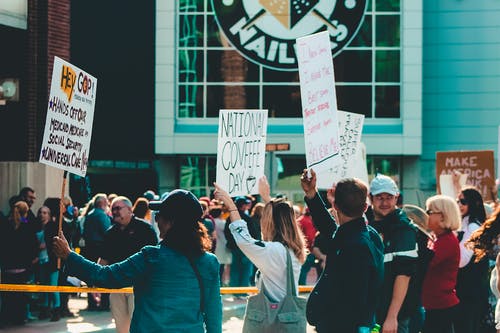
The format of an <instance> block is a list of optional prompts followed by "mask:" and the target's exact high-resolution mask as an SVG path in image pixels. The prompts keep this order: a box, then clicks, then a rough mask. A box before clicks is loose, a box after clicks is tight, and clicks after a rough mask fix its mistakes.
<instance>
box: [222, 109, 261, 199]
mask: <svg viewBox="0 0 500 333" xmlns="http://www.w3.org/2000/svg"><path fill="white" fill-rule="evenodd" d="M266 134H267V110H220V113H219V132H218V135H219V137H218V148H217V175H216V179H217V180H216V182H217V184H218V185H219V186H221V187H222V188H223V189H225V190H226V191H227V192H228V193H229V195H230V196H232V197H234V196H239V195H246V194H258V193H259V189H258V186H257V180H258V179H259V178H260V177H262V176H263V175H264V163H265V157H266Z"/></svg>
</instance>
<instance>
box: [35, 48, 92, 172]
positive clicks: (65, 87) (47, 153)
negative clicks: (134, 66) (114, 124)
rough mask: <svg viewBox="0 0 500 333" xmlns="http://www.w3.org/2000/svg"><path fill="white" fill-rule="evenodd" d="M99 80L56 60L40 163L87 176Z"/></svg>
mask: <svg viewBox="0 0 500 333" xmlns="http://www.w3.org/2000/svg"><path fill="white" fill-rule="evenodd" d="M96 88H97V79H96V78H94V77H93V76H92V75H90V74H88V73H86V72H84V71H82V70H81V69H80V68H78V67H76V66H74V65H72V64H70V63H69V62H66V61H64V60H63V59H60V58H58V57H55V58H54V68H53V71H52V84H51V87H50V95H49V105H48V109H47V118H46V121H45V131H44V134H43V141H42V150H41V152H40V160H39V161H40V163H44V164H47V165H50V166H53V167H56V168H58V169H62V170H66V171H69V172H71V173H74V174H77V175H80V176H85V173H86V172H87V163H88V157H89V151H90V139H91V136H92V121H93V118H94V106H95V97H96Z"/></svg>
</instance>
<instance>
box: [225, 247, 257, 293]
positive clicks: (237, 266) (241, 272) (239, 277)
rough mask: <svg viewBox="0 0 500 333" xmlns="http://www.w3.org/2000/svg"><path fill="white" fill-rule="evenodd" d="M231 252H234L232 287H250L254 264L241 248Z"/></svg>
mask: <svg viewBox="0 0 500 333" xmlns="http://www.w3.org/2000/svg"><path fill="white" fill-rule="evenodd" d="M231 252H232V254H233V261H232V262H231V272H230V275H229V285H230V286H231V287H248V286H249V285H250V276H251V275H252V267H253V264H252V262H251V261H250V259H248V258H247V256H245V255H244V254H243V252H241V250H240V249H234V250H231ZM236 296H238V295H236Z"/></svg>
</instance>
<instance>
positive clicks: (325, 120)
mask: <svg viewBox="0 0 500 333" xmlns="http://www.w3.org/2000/svg"><path fill="white" fill-rule="evenodd" d="M297 58H298V59H299V77H300V95H301V100H302V117H303V121H304V140H305V145H306V147H305V148H306V149H305V150H306V164H307V167H308V168H313V169H314V170H315V171H316V172H321V170H328V169H330V168H332V167H333V166H334V163H335V161H334V158H335V157H336V156H337V155H338V154H339V151H340V147H339V135H338V118H337V97H336V95H335V77H334V73H333V62H332V54H331V51H330V39H329V37H328V32H326V31H324V32H320V33H317V34H314V35H310V36H306V37H302V38H299V39H297Z"/></svg>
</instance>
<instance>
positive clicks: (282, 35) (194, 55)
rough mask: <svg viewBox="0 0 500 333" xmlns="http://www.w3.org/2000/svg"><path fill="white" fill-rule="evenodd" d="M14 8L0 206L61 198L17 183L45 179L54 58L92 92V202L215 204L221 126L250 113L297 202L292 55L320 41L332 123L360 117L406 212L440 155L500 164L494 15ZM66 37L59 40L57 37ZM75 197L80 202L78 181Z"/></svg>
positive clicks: (499, 9) (499, 26)
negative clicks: (298, 40) (313, 37)
mask: <svg viewBox="0 0 500 333" xmlns="http://www.w3.org/2000/svg"><path fill="white" fill-rule="evenodd" d="M7 2H12V3H18V4H19V3H20V4H21V6H22V5H23V4H25V5H26V8H27V10H26V22H25V25H23V24H24V23H23V22H22V20H21V21H20V20H19V18H18V16H16V15H12V13H7V12H8V11H9V10H8V9H6V8H5V7H6V5H4V8H3V11H2V7H1V5H0V36H2V38H3V40H5V41H7V42H8V43H9V45H11V48H9V51H8V52H5V51H2V52H0V59H1V60H2V63H1V64H0V74H1V75H0V79H3V78H12V77H18V78H19V79H20V80H19V84H20V88H21V94H20V96H19V101H18V102H13V101H7V104H6V106H2V105H0V123H2V124H12V123H16V121H20V120H22V121H24V122H25V123H26V124H27V125H28V126H27V128H23V129H22V130H21V131H16V130H15V127H13V126H6V125H3V131H2V134H1V135H3V136H2V138H3V140H0V141H1V142H0V151H1V154H0V160H1V161H2V162H1V163H0V169H1V170H2V172H1V173H0V174H1V175H2V180H1V181H2V183H3V182H5V179H9V182H10V183H12V184H11V185H9V189H8V190H2V191H3V192H2V193H1V194H0V199H2V201H5V200H6V198H8V195H11V194H13V193H12V192H13V191H14V188H16V186H17V187H20V186H24V185H33V184H30V183H32V182H35V183H36V185H33V186H35V187H37V188H38V189H42V188H44V186H45V187H48V186H49V184H52V183H54V182H53V181H52V180H51V179H53V178H52V177H53V176H52V175H51V174H50V172H51V171H50V170H49V171H46V170H45V169H46V168H45V169H44V170H45V171H43V175H44V176H43V177H41V176H39V173H37V172H38V171H37V172H30V171H22V170H25V169H26V170H34V169H33V168H35V169H36V170H39V168H41V167H40V166H38V163H36V161H37V160H38V155H37V154H38V150H39V141H40V139H41V133H40V132H41V130H40V129H43V126H42V125H43V124H42V125H41V122H43V120H44V119H45V112H46V107H45V106H46V98H47V96H46V95H48V87H49V84H48V83H49V76H50V75H48V72H49V71H50V69H51V67H50V62H51V60H50V59H51V58H52V57H53V55H58V56H60V57H62V58H64V59H66V60H69V61H70V62H73V63H75V65H77V66H78V67H80V68H82V69H85V70H86V71H88V72H89V73H91V74H92V75H94V76H95V77H97V79H98V96H97V103H96V109H95V117H94V128H93V138H92V149H91V154H90V159H91V161H90V165H89V168H88V177H87V179H86V181H87V183H88V184H90V188H91V192H93V193H95V192H98V191H104V192H112V191H113V192H114V191H116V192H120V193H124V194H127V195H129V196H131V197H134V196H138V195H140V194H141V193H142V191H143V190H145V189H146V188H153V189H156V190H158V191H159V192H164V191H168V190H171V189H173V188H177V187H182V188H187V189H190V190H192V191H193V192H194V193H196V194H197V195H207V194H209V193H210V191H211V189H212V185H211V184H212V182H213V181H214V180H215V169H216V158H217V157H216V153H217V126H218V111H219V110H220V109H238V108H245V109H267V110H268V111H269V121H268V124H269V125H268V136H267V141H268V143H287V144H289V147H290V149H289V150H288V151H280V152H272V153H271V152H270V153H267V156H266V163H267V166H266V174H267V175H268V177H269V178H270V179H271V180H272V187H273V191H274V192H282V193H286V194H287V195H288V196H289V197H290V198H291V199H294V200H301V199H302V195H301V192H300V189H299V184H298V177H299V174H300V172H301V170H302V169H303V168H304V167H305V156H304V153H305V148H304V140H303V126H302V119H301V103H300V89H299V78H298V73H297V71H295V70H293V68H292V67H293V65H294V55H293V52H294V50H293V48H294V46H293V42H291V41H292V40H293V39H294V38H295V37H297V36H298V35H300V34H302V35H306V34H309V33H314V32H316V31H320V30H328V31H329V32H330V36H331V41H332V50H333V53H334V58H333V62H334V68H335V77H336V92H337V102H338V108H339V109H340V110H344V111H349V112H355V113H360V114H363V115H365V123H364V128H363V133H362V139H361V140H362V142H363V144H364V146H365V149H366V163H367V168H368V173H369V175H370V176H373V175H374V174H375V173H376V172H381V173H384V174H389V175H391V176H393V177H394V178H395V179H396V181H397V182H398V183H399V185H400V187H401V189H402V190H403V193H404V196H405V201H406V202H412V203H418V204H423V201H424V199H425V196H427V195H429V194H432V193H434V192H435V189H436V176H435V153H436V152H438V151H448V150H485V149H488V150H494V151H495V158H496V159H498V126H499V124H500V21H499V20H498V17H500V2H499V1H497V0H480V1H468V0H462V1H458V0H440V1H435V0H367V1H364V0H363V1H361V0H345V1H327V0H314V1H312V0H311V1H298V0H297V1H295V0H290V1H283V2H282V3H283V4H285V5H286V6H288V7H286V10H288V12H287V13H290V14H287V15H277V14H276V11H275V9H276V8H274V9H273V8H272V4H273V3H274V2H273V1H268V2H266V1H256V0H222V1H220V0H176V1H169V0H157V1H156V2H147V5H144V6H143V5H141V6H137V4H136V3H135V2H133V1H128V0H126V1H98V0H91V1H80V0H73V1H71V6H69V4H70V2H69V1H63V0H57V1H56V0H46V1H34V0H33V1H31V0H30V1H28V0H8V1H7ZM7 2H5V3H7ZM2 3H3V2H2ZM117 8H120V11H118V9H117ZM61 10H64V11H65V13H66V14H64V13H61V12H60V11H61ZM58 11H59V12H58ZM68 13H70V14H68ZM360 13H361V15H360ZM60 18H64V19H63V20H60ZM12 22H15V23H12ZM60 22H62V24H66V25H63V26H66V27H67V28H66V30H62V31H63V32H64V31H65V33H63V34H61V33H60V32H58V33H55V31H56V30H55V29H57V28H60V26H59V25H58V23H60ZM64 22H66V23H64ZM245 25H247V26H245ZM333 26H335V28H334V27H333ZM51 31H54V32H51ZM68 37H69V38H68ZM20 41H21V42H20ZM334 44H335V45H334ZM30 45H31V46H30ZM35 46H36V47H38V48H36V50H37V52H38V53H33V51H31V49H30V47H32V48H33V47H35ZM61 52H62V54H61ZM33 54H37V55H38V56H37V57H34V56H33ZM34 59H37V60H36V61H37V62H36V63H35V62H34V61H35V60H34ZM5 63H10V64H14V65H10V66H8V65H5ZM30 64H31V65H30ZM33 82H36V83H37V84H36V85H34V84H33ZM25 88H26V89H25ZM28 92H30V94H28ZM16 117H18V118H19V117H20V118H19V119H17V118H16ZM16 119H17V120H16ZM7 138H10V139H11V141H10V142H12V138H14V139H15V140H17V141H18V142H20V145H19V148H18V149H14V148H13V147H12V145H11V144H10V143H9V140H8V139H7ZM12 163H14V164H12ZM13 165H14V166H13ZM20 170H21V171H20ZM19 173H20V174H19ZM497 177H498V175H497ZM14 180H15V181H14ZM124 180H126V181H124ZM14 183H15V184H14ZM21 183H22V184H21ZM70 183H71V184H73V189H74V192H75V193H76V192H77V187H78V186H79V188H81V183H82V180H81V179H76V178H73V179H71V182H70ZM76 184H79V185H78V186H76ZM88 184H87V185H88ZM57 187H58V186H57ZM58 191H59V190H58ZM41 193H44V192H41Z"/></svg>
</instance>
